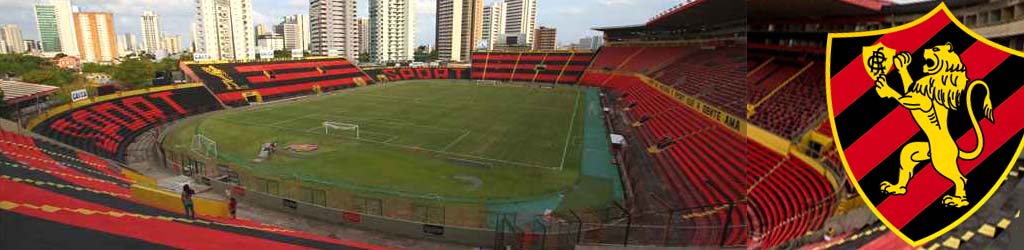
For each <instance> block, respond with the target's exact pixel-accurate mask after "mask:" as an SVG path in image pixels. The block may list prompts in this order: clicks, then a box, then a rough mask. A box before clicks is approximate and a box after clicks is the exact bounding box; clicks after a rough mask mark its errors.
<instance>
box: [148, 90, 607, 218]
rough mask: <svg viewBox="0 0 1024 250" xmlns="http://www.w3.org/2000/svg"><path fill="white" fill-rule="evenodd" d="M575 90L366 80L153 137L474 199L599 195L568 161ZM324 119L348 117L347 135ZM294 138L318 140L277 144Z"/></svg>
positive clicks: (581, 107) (238, 160)
mask: <svg viewBox="0 0 1024 250" xmlns="http://www.w3.org/2000/svg"><path fill="white" fill-rule="evenodd" d="M585 93H586V90H585V89H581V88H577V87H574V86H553V85H536V84H483V83H479V82H476V81H449V80H434V81H406V82H401V83H388V84H380V85H371V86H367V87H360V88H354V89H348V90H343V91H338V92H334V93H331V94H326V95H323V96H316V97H308V98H303V99H299V100H294V101H284V102H280V103H274V104H266V105H258V106H253V107H247V108H242V109H234V110H228V111H221V112H217V113H213V114H211V115H208V116H203V117H198V118H195V119H191V120H188V121H185V122H184V123H182V124H179V125H178V126H177V127H176V128H175V129H174V130H173V131H171V132H170V133H169V134H168V135H167V139H166V141H165V144H166V145H167V146H170V147H174V148H178V149H189V148H195V147H194V146H193V145H194V142H193V140H194V138H195V135H196V134H202V135H203V136H204V137H207V138H209V139H212V141H214V142H216V151H217V153H216V155H217V156H216V157H217V159H218V161H220V162H226V163H228V164H230V165H234V166H241V167H245V168H247V169H249V170H252V171H253V172H255V173H259V174H263V175H272V176H280V177H293V178H297V179H302V180H306V181H313V182H315V183H324V184H327V185H331V184H335V185H336V186H339V187H353V186H355V187H361V188H363V190H365V189H371V190H390V191H397V192H400V193H411V194H423V195H430V196H440V197H455V198H461V199H480V200H494V199H519V198H527V197H536V196H541V195H550V194H552V193H556V192H563V193H565V192H570V193H580V192H583V193H586V196H587V197H588V198H586V199H587V201H574V202H582V203H595V202H596V203H602V202H607V200H608V199H610V197H611V196H612V195H610V193H611V192H612V191H611V189H612V187H610V186H611V184H604V183H606V182H595V181H587V180H585V179H586V177H585V176H581V171H580V169H581V161H582V157H583V148H584V147H583V146H582V144H583V138H584V136H583V133H584V127H585V124H584V123H585V121H584V112H587V111H586V110H585V106H587V105H586V100H585V99H586V98H584V95H585ZM597 107H598V111H596V112H600V111H599V106H597ZM324 122H332V123H335V124H345V125H346V126H347V125H356V126H358V136H357V134H356V130H346V129H335V128H325V126H324ZM591 126H593V125H591ZM598 126H603V125H598ZM604 136H605V137H606V136H607V135H604ZM268 142H276V143H277V151H276V153H274V154H273V155H271V156H270V157H269V158H267V159H265V160H262V161H255V160H254V159H257V158H258V156H257V155H258V153H259V151H260V148H261V145H263V144H264V143H268ZM302 144H313V145H316V146H317V147H318V148H317V149H316V150H313V151H309V152H295V151H290V150H289V149H287V147H288V146H289V145H302ZM190 151H191V152H192V153H193V154H196V155H198V154H200V153H201V152H198V151H196V150H190ZM599 153H600V152H599ZM604 153H607V152H604ZM594 183H600V185H595V184H594ZM578 184H579V185H578ZM576 187H585V188H582V189H586V190H577V188H576ZM591 189H593V190H591ZM592 196H593V197H609V198H598V200H601V201H595V200H590V199H591V198H589V197H592ZM569 200H576V199H573V198H568V197H567V198H566V201H567V202H569Z"/></svg>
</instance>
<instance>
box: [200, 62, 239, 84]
mask: <svg viewBox="0 0 1024 250" xmlns="http://www.w3.org/2000/svg"><path fill="white" fill-rule="evenodd" d="M202 69H203V71H206V73H208V74H210V75H213V76H216V77H217V78H220V80H221V82H223V83H224V88H226V89H228V90H234V89H238V84H235V81H234V80H231V77H229V76H228V73H227V72H224V71H223V70H221V69H218V68H217V67H214V66H213V65H210V66H206V67H202Z"/></svg>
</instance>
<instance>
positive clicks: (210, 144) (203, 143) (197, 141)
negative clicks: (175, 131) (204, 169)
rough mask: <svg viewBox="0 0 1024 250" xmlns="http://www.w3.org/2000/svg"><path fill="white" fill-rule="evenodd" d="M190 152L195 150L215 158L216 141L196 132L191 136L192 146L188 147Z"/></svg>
mask: <svg viewBox="0 0 1024 250" xmlns="http://www.w3.org/2000/svg"><path fill="white" fill-rule="evenodd" d="M189 149H191V150H192V152H196V153H198V154H200V155H203V156H206V157H213V158H217V156H218V155H217V141H215V140H213V139H211V138H210V137H207V136H205V135H203V134H196V135H194V136H192V146H191V147H190V148H189Z"/></svg>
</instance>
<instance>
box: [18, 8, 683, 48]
mask: <svg viewBox="0 0 1024 250" xmlns="http://www.w3.org/2000/svg"><path fill="white" fill-rule="evenodd" d="M357 1H358V6H359V7H358V16H359V17H363V18H365V17H368V16H369V14H368V6H369V0H357ZM413 1H414V2H416V11H415V12H416V17H415V19H416V20H417V22H416V28H415V29H416V31H417V32H416V34H415V35H414V36H415V37H416V45H431V46H432V47H433V46H434V45H435V44H434V41H435V24H436V19H435V18H436V16H435V14H436V4H435V1H433V0H413ZM484 2H485V5H490V4H491V3H493V2H496V0H485V1H484ZM252 3H253V8H254V12H255V13H254V23H256V24H266V25H268V26H272V25H276V24H277V23H278V22H280V20H281V17H283V16H287V15H295V14H308V12H309V9H308V8H309V2H308V1H304V0H286V1H271V0H252ZM678 3H679V0H598V1H597V2H596V4H592V5H580V4H579V3H577V2H574V1H571V0H539V1H537V26H541V25H543V26H549V27H556V28H558V30H559V36H558V39H559V40H558V42H559V44H565V43H573V42H576V41H577V40H578V39H579V38H582V37H585V36H592V35H597V34H598V32H596V31H593V30H590V28H593V27H600V26H617V25H621V24H623V23H631V24H642V23H644V22H646V21H647V18H649V17H651V16H653V15H656V14H657V13H660V12H662V11H664V10H667V9H668V8H670V7H672V6H674V5H676V4H678ZM35 4H36V2H35V1H20V0H0V9H4V10H5V15H3V16H0V25H2V24H14V25H17V26H18V27H20V28H21V29H22V32H23V36H24V38H25V39H30V40H39V37H38V36H39V34H38V32H36V31H35V29H36V24H35V17H34V13H33V7H32V6H33V5H35ZM72 4H73V5H75V6H78V7H79V8H80V9H81V10H83V11H111V12H113V14H114V28H115V30H119V31H120V32H119V33H126V31H132V33H137V31H138V30H141V24H140V23H139V16H141V15H142V13H143V11H146V10H154V11H155V12H156V14H157V15H159V16H160V22H161V26H163V27H162V28H163V29H164V30H162V32H167V33H168V34H173V35H181V36H182V43H183V46H185V45H187V44H191V42H192V41H191V40H192V37H191V35H190V34H191V33H192V32H191V27H190V24H191V22H192V21H194V20H195V15H196V13H195V1H194V0H138V1H114V0H97V1H82V0H77V1H72ZM623 9H628V10H629V11H622V10H623ZM593 16H603V17H606V18H603V19H600V20H597V19H593V18H592V17H593Z"/></svg>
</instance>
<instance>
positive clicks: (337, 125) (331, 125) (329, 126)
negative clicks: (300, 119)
mask: <svg viewBox="0 0 1024 250" xmlns="http://www.w3.org/2000/svg"><path fill="white" fill-rule="evenodd" d="M332 130H355V131H356V139H359V125H356V124H351V123H343V122H332V121H325V122H324V135H331V131H332Z"/></svg>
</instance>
